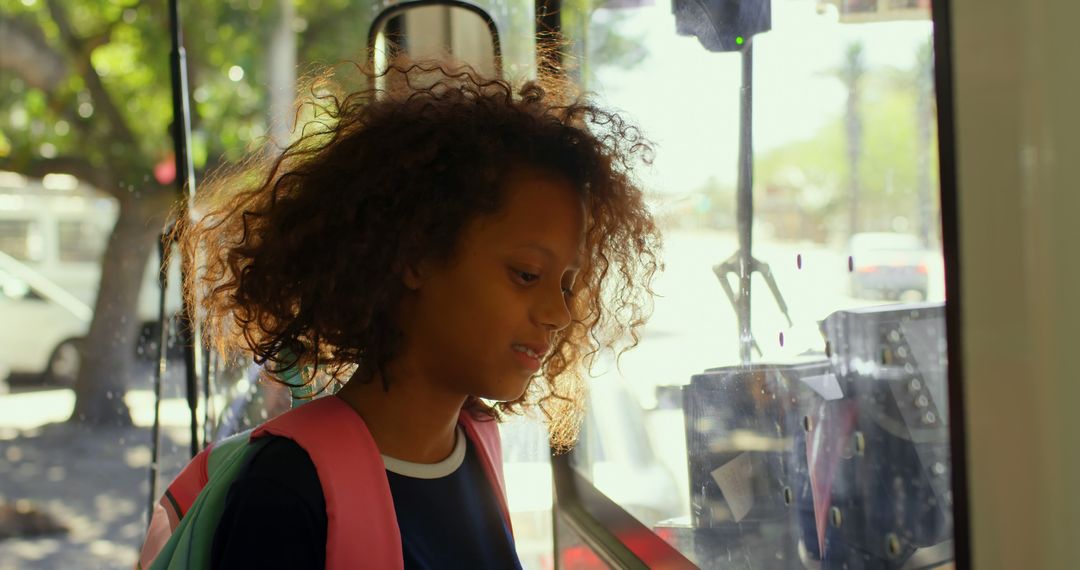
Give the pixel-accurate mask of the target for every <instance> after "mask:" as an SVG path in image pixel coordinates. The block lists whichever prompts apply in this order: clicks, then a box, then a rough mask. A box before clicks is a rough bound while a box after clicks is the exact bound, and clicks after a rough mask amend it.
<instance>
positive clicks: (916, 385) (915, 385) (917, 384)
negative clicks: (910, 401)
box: [908, 378, 922, 392]
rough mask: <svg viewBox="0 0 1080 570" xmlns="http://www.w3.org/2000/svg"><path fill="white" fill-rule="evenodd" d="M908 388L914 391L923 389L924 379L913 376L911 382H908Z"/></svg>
mask: <svg viewBox="0 0 1080 570" xmlns="http://www.w3.org/2000/svg"><path fill="white" fill-rule="evenodd" d="M908 390H910V391H912V392H918V391H919V390H922V381H920V380H919V379H918V378H912V379H911V382H908Z"/></svg>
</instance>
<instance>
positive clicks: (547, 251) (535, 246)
mask: <svg viewBox="0 0 1080 570" xmlns="http://www.w3.org/2000/svg"><path fill="white" fill-rule="evenodd" d="M515 249H531V250H534V251H537V252H539V253H540V254H541V255H543V256H544V257H547V258H548V259H550V260H552V261H554V260H557V259H558V258H559V257H558V256H557V255H555V252H554V251H552V250H551V248H549V247H547V246H545V245H544V244H541V243H538V242H527V243H523V244H521V245H519V246H517V248H515ZM567 269H572V270H574V271H578V270H580V269H581V256H580V254H579V255H578V257H576V258H574V261H573V262H572V263H571V264H570V265H569V266H568V267H567Z"/></svg>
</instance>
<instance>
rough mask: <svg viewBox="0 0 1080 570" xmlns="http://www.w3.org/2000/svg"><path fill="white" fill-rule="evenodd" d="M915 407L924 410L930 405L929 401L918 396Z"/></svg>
mask: <svg viewBox="0 0 1080 570" xmlns="http://www.w3.org/2000/svg"><path fill="white" fill-rule="evenodd" d="M915 405H916V406H917V407H919V408H925V407H926V406H929V405H930V400H929V399H927V397H926V396H922V395H920V396H919V397H918V398H915Z"/></svg>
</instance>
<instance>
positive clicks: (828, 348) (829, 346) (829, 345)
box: [825, 341, 832, 358]
mask: <svg viewBox="0 0 1080 570" xmlns="http://www.w3.org/2000/svg"><path fill="white" fill-rule="evenodd" d="M825 358H832V343H831V342H829V341H825Z"/></svg>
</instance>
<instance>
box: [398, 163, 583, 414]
mask: <svg viewBox="0 0 1080 570" xmlns="http://www.w3.org/2000/svg"><path fill="white" fill-rule="evenodd" d="M503 190H504V192H505V194H504V196H505V197H504V206H503V209H502V211H501V212H499V213H498V214H495V215H492V216H487V217H482V218H480V219H478V220H475V221H473V222H472V223H471V224H469V225H468V226H466V228H465V230H464V231H463V232H462V235H461V238H460V240H461V242H460V243H459V245H458V249H457V252H456V254H455V257H454V258H453V259H452V260H451V261H450V262H449V263H447V264H443V265H438V266H434V265H421V267H419V268H416V269H412V270H409V271H408V272H407V273H406V275H405V277H404V279H405V285H406V287H407V288H408V289H409V290H410V291H409V292H408V293H407V294H406V295H405V298H404V301H403V303H402V311H401V328H402V330H403V331H404V333H405V341H404V350H403V351H402V353H401V358H400V359H399V360H398V362H399V363H401V364H403V365H404V367H403V368H399V370H401V371H402V372H404V373H405V375H407V376H409V377H408V378H399V379H395V381H398V380H402V381H408V382H410V383H412V382H414V381H415V382H426V383H429V384H430V385H429V386H427V388H428V389H431V390H436V391H445V392H446V393H447V394H448V395H453V396H477V397H482V398H488V399H491V400H500V401H505V400H514V399H516V398H518V397H520V396H521V395H522V394H523V392H524V390H525V387H526V386H527V384H528V380H529V378H530V377H531V376H532V375H533V374H535V373H536V372H537V371H538V370H539V369H540V363H541V361H543V359H544V356H545V354H546V352H547V351H548V350H549V347H550V346H551V344H552V342H553V336H554V333H555V332H557V331H559V330H561V329H563V328H565V327H566V326H567V325H568V324H569V323H570V311H569V309H568V305H569V301H570V300H569V297H568V292H569V291H570V289H571V287H572V286H573V284H574V279H575V278H576V276H577V272H578V267H579V264H580V261H579V255H580V254H581V251H582V249H583V245H584V224H585V221H584V220H585V211H584V206H583V204H582V202H581V199H580V198H579V197H578V196H577V193H576V192H575V190H574V188H573V186H572V185H571V183H570V181H568V180H565V179H564V178H562V177H560V176H557V175H554V174H551V173H548V172H545V171H543V170H540V169H536V168H528V167H519V168H514V169H512V170H511V171H510V172H509V173H508V176H507V177H506V181H505V187H504V189H503Z"/></svg>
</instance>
